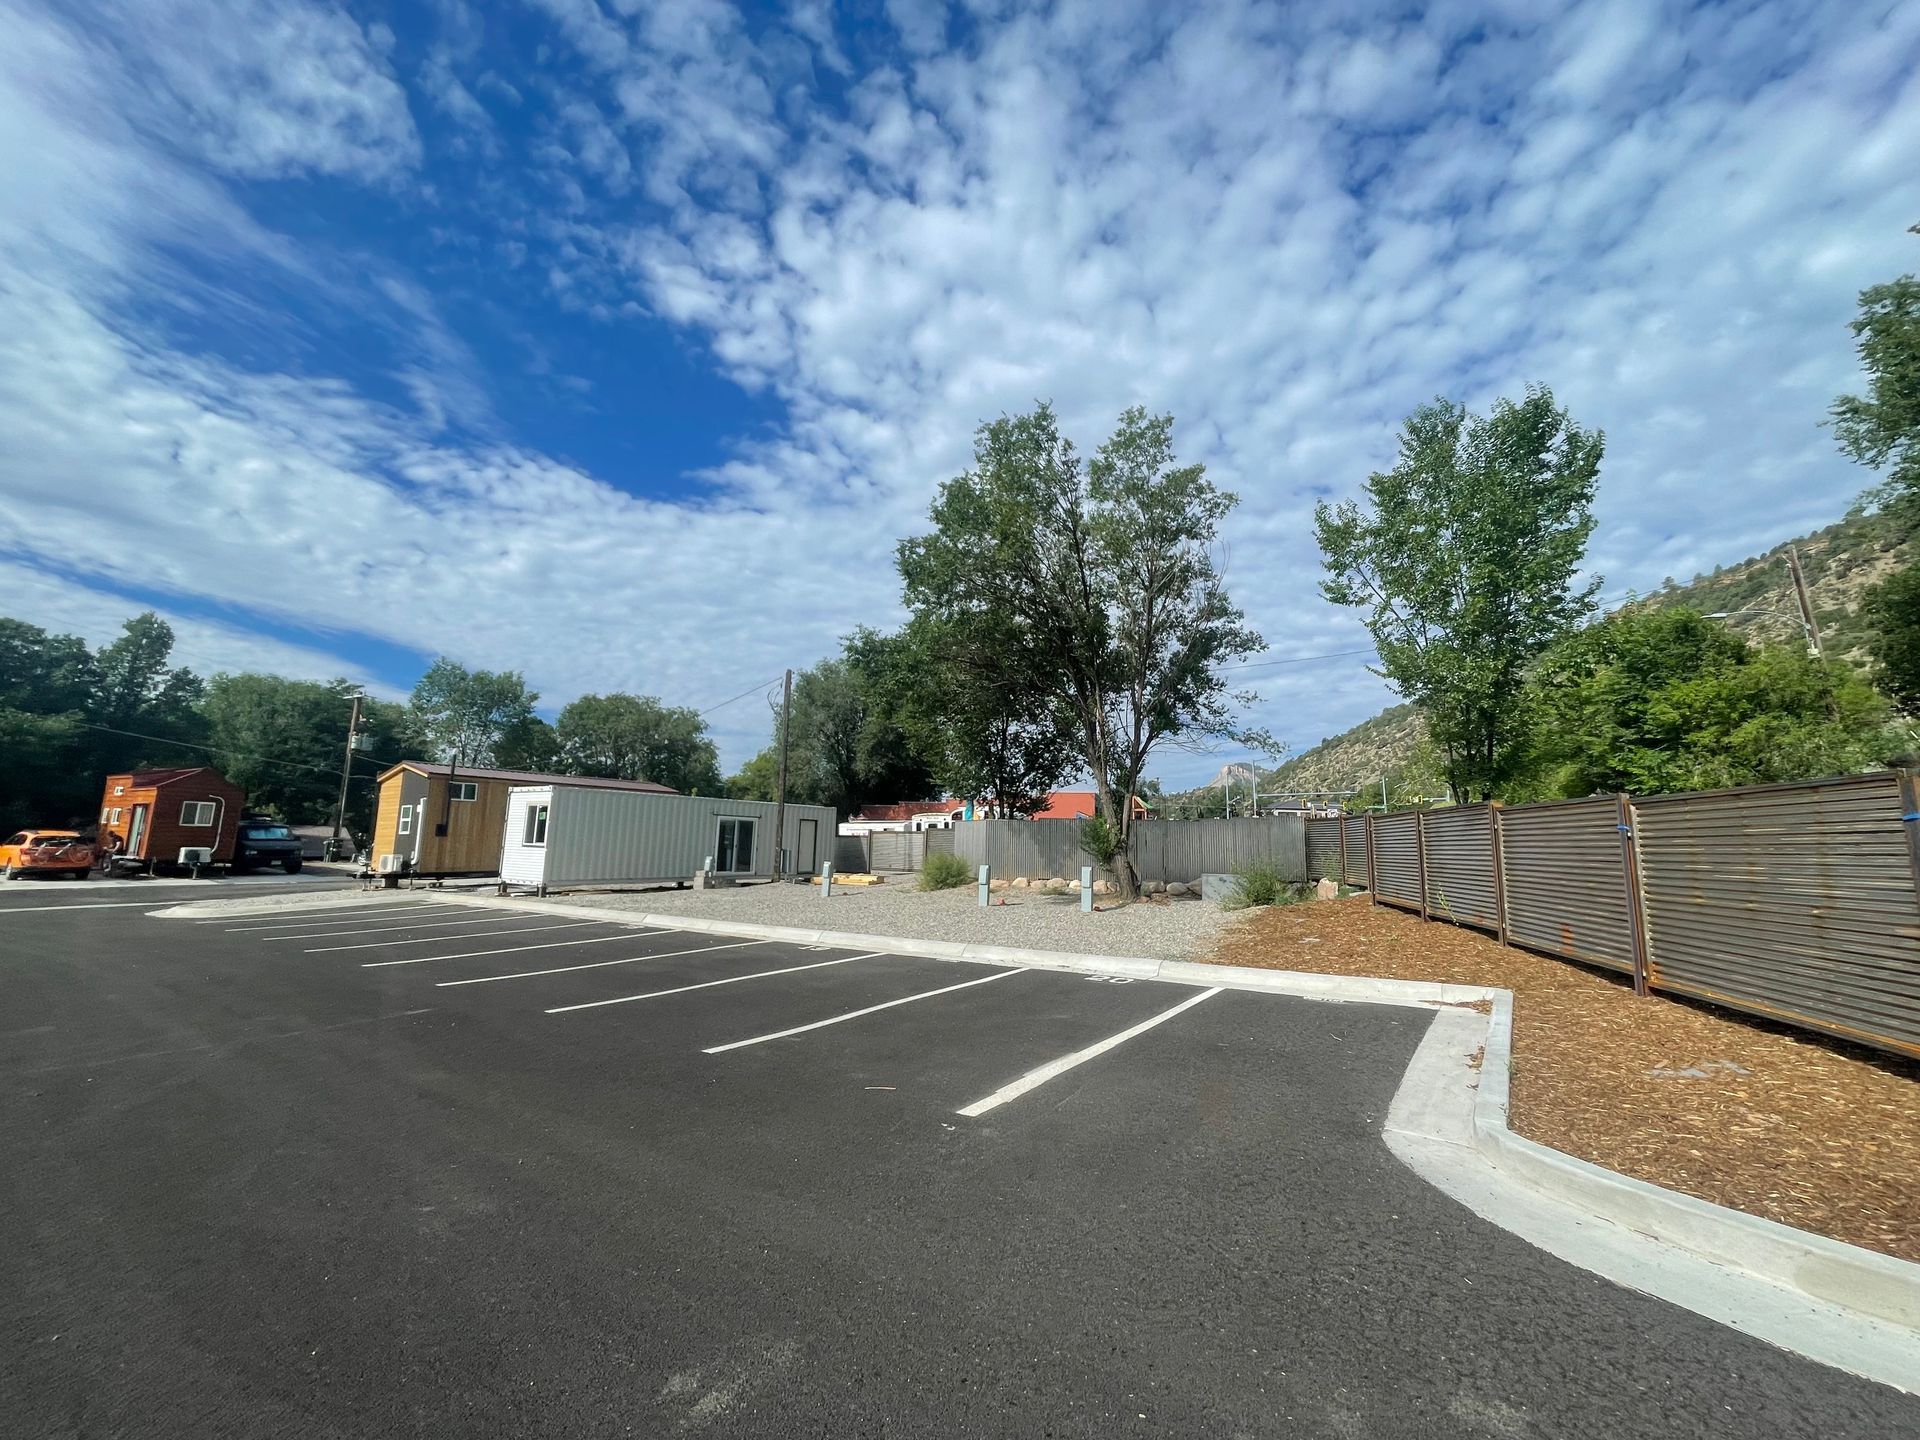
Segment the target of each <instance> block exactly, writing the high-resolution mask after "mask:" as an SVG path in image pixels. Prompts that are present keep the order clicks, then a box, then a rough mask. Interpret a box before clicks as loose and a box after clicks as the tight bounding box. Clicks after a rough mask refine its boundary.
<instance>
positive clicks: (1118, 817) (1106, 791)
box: [1099, 779, 1140, 904]
mask: <svg viewBox="0 0 1920 1440" xmlns="http://www.w3.org/2000/svg"><path fill="white" fill-rule="evenodd" d="M1099 787H1100V789H1099V801H1100V806H1101V808H1102V809H1103V810H1105V811H1106V816H1107V823H1108V824H1109V825H1111V826H1112V827H1113V833H1114V834H1115V835H1117V836H1119V837H1120V848H1119V849H1118V850H1116V851H1114V855H1113V864H1112V866H1111V867H1109V868H1111V869H1112V871H1113V890H1114V896H1115V898H1116V899H1118V900H1120V901H1121V902H1122V903H1123V904H1131V903H1132V902H1133V901H1135V900H1138V899H1139V898H1140V876H1139V874H1138V872H1136V871H1135V870H1134V868H1133V806H1132V804H1131V803H1129V802H1130V801H1131V799H1132V797H1131V796H1128V797H1127V798H1126V799H1124V800H1120V801H1118V802H1116V801H1115V799H1114V796H1113V790H1112V787H1111V786H1110V785H1109V784H1108V783H1107V782H1106V781H1105V780H1104V779H1103V780H1101V781H1100V782H1099Z"/></svg>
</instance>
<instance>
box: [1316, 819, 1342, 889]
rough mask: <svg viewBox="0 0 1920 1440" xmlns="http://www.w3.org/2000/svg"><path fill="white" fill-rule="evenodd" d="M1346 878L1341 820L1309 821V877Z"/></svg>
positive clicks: (1322, 878) (1323, 878)
mask: <svg viewBox="0 0 1920 1440" xmlns="http://www.w3.org/2000/svg"><path fill="white" fill-rule="evenodd" d="M1346 878H1347V874H1346V847H1345V846H1344V845H1342V844H1341V836H1340V821H1338V820H1309V821H1307V879H1309V880H1344V879H1346Z"/></svg>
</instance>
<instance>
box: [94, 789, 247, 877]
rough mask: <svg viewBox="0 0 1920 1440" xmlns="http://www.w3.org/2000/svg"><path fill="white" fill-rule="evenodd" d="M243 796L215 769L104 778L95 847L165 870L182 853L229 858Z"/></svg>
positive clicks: (216, 859) (218, 862)
mask: <svg viewBox="0 0 1920 1440" xmlns="http://www.w3.org/2000/svg"><path fill="white" fill-rule="evenodd" d="M245 803H246V796H245V795H243V794H242V793H241V791H240V787H239V786H238V785H235V784H234V783H233V782H232V781H231V780H229V779H227V777H226V776H224V775H222V774H221V773H220V772H219V771H218V770H214V769H212V768H210V767H208V766H204V765H203V766H198V767H196V768H191V769H181V770H135V771H132V772H131V773H129V774H126V775H109V776H108V777H107V784H106V789H105V791H104V793H103V794H102V795H101V797H100V847H101V849H102V850H103V851H104V850H105V848H106V846H107V843H108V837H109V836H112V837H113V838H114V840H115V841H117V842H118V843H117V844H115V845H114V849H115V851H116V852H117V853H118V854H120V855H122V856H124V857H126V858H127V859H129V860H144V861H145V862H146V863H147V865H148V866H149V867H151V866H153V865H155V864H159V865H171V864H173V863H174V861H175V860H177V859H178V858H179V855H180V852H181V851H182V850H185V849H201V850H211V851H212V852H213V863H214V864H216V865H224V864H226V863H227V862H228V861H230V860H232V859H233V844H234V840H235V838H236V837H237V836H238V835H239V833H240V811H241V809H242V808H243V807H244V805H245Z"/></svg>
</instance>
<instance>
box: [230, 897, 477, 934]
mask: <svg viewBox="0 0 1920 1440" xmlns="http://www.w3.org/2000/svg"><path fill="white" fill-rule="evenodd" d="M468 908H469V907H468V906H465V905H448V904H446V903H444V902H438V901H427V900H413V901H409V902H407V903H406V904H404V905H386V906H382V907H381V908H379V909H377V910H361V908H360V907H359V906H358V905H302V906H301V907H300V908H299V909H298V910H295V911H293V912H291V913H289V912H288V911H285V910H282V911H281V912H280V915H279V918H277V919H272V920H270V919H268V918H267V915H268V914H270V913H272V912H264V913H263V912H262V911H259V910H249V911H246V912H245V913H243V914H238V915H222V916H221V917H220V918H219V919H217V920H196V921H194V922H193V923H194V924H196V925H228V926H232V927H233V928H234V929H236V930H284V929H286V928H287V927H288V926H290V925H333V924H342V925H344V924H345V923H346V922H347V921H348V920H349V919H357V920H391V919H392V918H393V917H394V916H396V915H413V914H432V913H433V912H435V911H453V912H455V913H458V912H460V911H462V910H466V909H468ZM343 910H360V914H359V915H358V916H347V915H343V914H341V913H339V912H341V911H343ZM310 915H311V916H315V917H317V918H309V916H310ZM236 920H238V921H240V922H241V923H240V924H238V925H234V923H233V922H234V921H236Z"/></svg>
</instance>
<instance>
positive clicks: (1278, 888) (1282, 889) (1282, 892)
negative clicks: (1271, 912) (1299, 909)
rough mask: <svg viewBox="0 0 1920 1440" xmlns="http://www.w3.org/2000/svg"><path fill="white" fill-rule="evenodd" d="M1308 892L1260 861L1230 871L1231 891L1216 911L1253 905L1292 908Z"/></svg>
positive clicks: (1244, 908)
mask: <svg viewBox="0 0 1920 1440" xmlns="http://www.w3.org/2000/svg"><path fill="white" fill-rule="evenodd" d="M1312 893H1313V891H1312V890H1311V889H1310V888H1309V887H1307V886H1305V885H1301V884H1297V883H1295V882H1294V881H1292V880H1289V879H1287V877H1286V876H1284V875H1282V874H1281V873H1280V870H1279V867H1278V866H1276V865H1273V864H1271V863H1270V862H1268V861H1264V860H1260V861H1256V862H1254V863H1253V864H1251V865H1247V866H1244V867H1242V868H1241V869H1239V870H1236V871H1234V874H1233V889H1231V890H1229V891H1228V892H1227V898H1226V899H1224V900H1222V901H1221V902H1220V908H1221V909H1222V910H1251V909H1253V908H1254V907H1255V906H1256V905H1292V904H1294V903H1296V902H1298V901H1301V900H1305V899H1306V898H1307V897H1308V896H1309V895H1311V894H1312Z"/></svg>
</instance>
